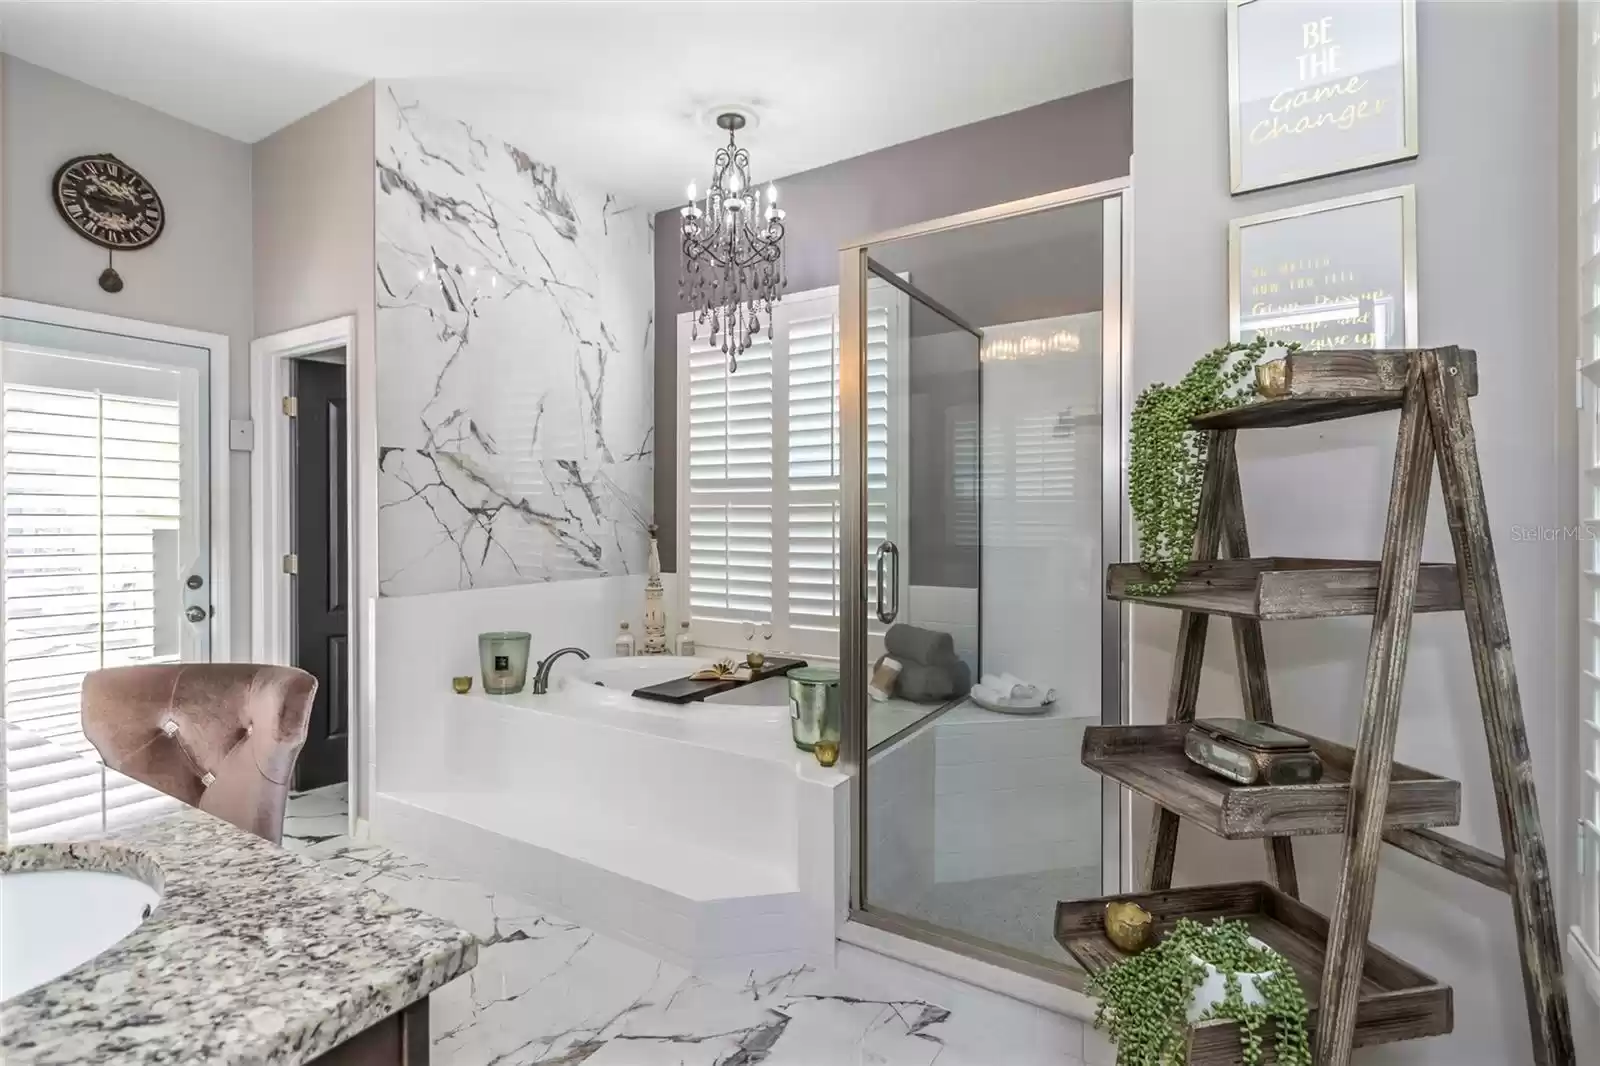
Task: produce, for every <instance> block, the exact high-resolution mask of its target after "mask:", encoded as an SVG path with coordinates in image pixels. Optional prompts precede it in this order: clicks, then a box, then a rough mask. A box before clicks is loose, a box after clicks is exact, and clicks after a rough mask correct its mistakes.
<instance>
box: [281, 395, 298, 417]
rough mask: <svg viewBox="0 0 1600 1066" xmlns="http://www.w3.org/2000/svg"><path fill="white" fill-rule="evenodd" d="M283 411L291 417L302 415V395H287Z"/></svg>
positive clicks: (284, 399)
mask: <svg viewBox="0 0 1600 1066" xmlns="http://www.w3.org/2000/svg"><path fill="white" fill-rule="evenodd" d="M283 413H284V414H286V415H288V416H289V417H290V418H299V417H300V397H298V396H285V397H284V398H283Z"/></svg>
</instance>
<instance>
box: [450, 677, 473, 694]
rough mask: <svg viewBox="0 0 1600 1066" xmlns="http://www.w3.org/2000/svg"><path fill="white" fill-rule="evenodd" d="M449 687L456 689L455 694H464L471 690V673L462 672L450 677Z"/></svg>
mask: <svg viewBox="0 0 1600 1066" xmlns="http://www.w3.org/2000/svg"><path fill="white" fill-rule="evenodd" d="M450 687H451V688H453V689H455V690H456V695H457V696H465V695H466V694H467V693H469V692H471V691H472V675H471V674H463V675H462V676H460V677H453V678H451V679H450Z"/></svg>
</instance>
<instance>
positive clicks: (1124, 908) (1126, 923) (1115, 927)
mask: <svg viewBox="0 0 1600 1066" xmlns="http://www.w3.org/2000/svg"><path fill="white" fill-rule="evenodd" d="M1155 931H1156V923H1155V919H1154V918H1152V917H1151V916H1150V912H1149V911H1147V910H1145V909H1144V908H1143V907H1141V906H1139V905H1138V904H1137V903H1129V902H1126V901H1119V902H1112V903H1107V904H1106V936H1107V937H1108V938H1110V940H1111V942H1112V943H1113V944H1115V945H1116V946H1117V947H1118V948H1119V949H1121V950H1122V951H1126V952H1129V953H1130V954H1136V953H1138V952H1140V951H1143V950H1144V949H1145V948H1147V947H1149V946H1150V941H1151V940H1152V939H1153V938H1154V935H1155Z"/></svg>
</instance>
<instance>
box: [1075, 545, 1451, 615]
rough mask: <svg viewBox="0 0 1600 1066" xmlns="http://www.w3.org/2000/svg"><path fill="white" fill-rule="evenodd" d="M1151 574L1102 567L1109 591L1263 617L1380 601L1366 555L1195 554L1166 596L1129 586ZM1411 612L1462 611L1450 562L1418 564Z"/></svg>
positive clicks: (1135, 567)
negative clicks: (1234, 556)
mask: <svg viewBox="0 0 1600 1066" xmlns="http://www.w3.org/2000/svg"><path fill="white" fill-rule="evenodd" d="M1148 580H1149V575H1148V574H1146V573H1145V570H1144V567H1143V566H1141V565H1140V564H1138V563H1113V564H1112V565H1111V566H1109V567H1107V568H1106V596H1107V598H1109V599H1113V600H1126V601H1127V602H1129V603H1142V604H1146V605H1148V606H1151V607H1171V608H1175V609H1177V610H1181V611H1196V612H1199V613H1201V614H1219V615H1226V616H1228V617H1230V618H1248V619H1256V620H1259V621H1263V622H1266V621H1282V620H1289V619H1297V618H1337V617H1341V616H1345V615H1369V614H1371V613H1372V612H1373V609H1374V607H1375V606H1376V604H1377V601H1378V564H1377V563H1376V562H1372V561H1370V560H1368V561H1363V560H1355V559H1297V558H1287V557H1279V556H1269V557H1264V558H1259V559H1212V560H1197V561H1195V562H1193V563H1190V564H1189V567H1188V569H1187V571H1186V572H1185V573H1184V575H1183V576H1182V577H1180V578H1179V579H1178V583H1177V586H1176V587H1175V588H1174V589H1173V590H1172V592H1171V593H1169V594H1167V595H1165V596H1139V595H1133V594H1131V593H1130V592H1129V591H1128V590H1129V588H1130V587H1132V586H1134V585H1138V584H1142V583H1144V582H1146V581H1148ZM1416 610H1418V611H1459V610H1461V586H1460V583H1459V582H1458V581H1457V578H1456V567H1455V564H1454V563H1423V564H1422V566H1421V568H1420V570H1419V571H1418V574H1417V599H1416Z"/></svg>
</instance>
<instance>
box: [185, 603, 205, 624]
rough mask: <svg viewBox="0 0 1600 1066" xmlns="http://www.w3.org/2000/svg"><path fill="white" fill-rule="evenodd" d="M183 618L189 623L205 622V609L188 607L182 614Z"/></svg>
mask: <svg viewBox="0 0 1600 1066" xmlns="http://www.w3.org/2000/svg"><path fill="white" fill-rule="evenodd" d="M183 616H184V617H185V618H187V619H188V620H189V621H191V622H204V621H205V620H206V609H205V608H204V607H190V608H189V609H188V610H186V611H184V612H183Z"/></svg>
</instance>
